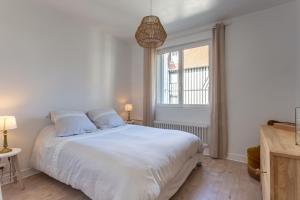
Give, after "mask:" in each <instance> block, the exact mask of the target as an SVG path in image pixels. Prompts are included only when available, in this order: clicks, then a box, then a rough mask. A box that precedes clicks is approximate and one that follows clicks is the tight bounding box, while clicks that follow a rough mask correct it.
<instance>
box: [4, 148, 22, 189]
mask: <svg viewBox="0 0 300 200" xmlns="http://www.w3.org/2000/svg"><path fill="white" fill-rule="evenodd" d="M21 151H22V149H20V148H12V151H11V152H8V153H3V154H0V160H1V159H4V158H7V159H8V161H9V165H10V167H9V168H10V171H9V175H10V178H13V180H14V183H19V185H20V187H21V189H24V185H23V181H22V175H21V171H20V166H19V160H18V154H19V153H21Z"/></svg>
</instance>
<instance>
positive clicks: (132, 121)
mask: <svg viewBox="0 0 300 200" xmlns="http://www.w3.org/2000/svg"><path fill="white" fill-rule="evenodd" d="M126 124H135V121H134V120H130V121H126Z"/></svg>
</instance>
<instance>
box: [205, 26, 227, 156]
mask: <svg viewBox="0 0 300 200" xmlns="http://www.w3.org/2000/svg"><path fill="white" fill-rule="evenodd" d="M212 52H213V54H212V82H211V83H212V87H211V97H212V98H211V125H210V144H209V153H210V156H211V157H213V158H226V157H227V148H228V147H227V145H228V144H227V143H228V133H227V101H226V81H225V25H224V24H222V23H220V24H216V26H215V27H214V28H213V41H212Z"/></svg>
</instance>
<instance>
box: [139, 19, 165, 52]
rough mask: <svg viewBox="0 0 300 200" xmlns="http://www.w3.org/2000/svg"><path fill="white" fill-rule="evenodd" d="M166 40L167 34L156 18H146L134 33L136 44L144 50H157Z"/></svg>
mask: <svg viewBox="0 0 300 200" xmlns="http://www.w3.org/2000/svg"><path fill="white" fill-rule="evenodd" d="M166 38H167V33H166V31H165V29H164V27H163V26H162V24H161V22H160V20H159V18H158V17H157V16H153V15H150V16H146V17H144V18H143V19H142V22H141V24H140V25H139V27H138V29H137V31H136V33H135V39H136V41H137V43H138V44H139V45H140V46H141V47H144V48H158V47H160V46H162V45H163V44H164V42H165V40H166Z"/></svg>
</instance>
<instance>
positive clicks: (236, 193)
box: [2, 158, 262, 200]
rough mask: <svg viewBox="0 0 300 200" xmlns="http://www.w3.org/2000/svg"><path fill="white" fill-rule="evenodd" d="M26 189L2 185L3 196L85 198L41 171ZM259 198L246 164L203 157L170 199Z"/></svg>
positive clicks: (257, 186) (8, 198)
mask: <svg viewBox="0 0 300 200" xmlns="http://www.w3.org/2000/svg"><path fill="white" fill-rule="evenodd" d="M24 183H25V187H26V189H25V190H24V191H22V190H20V189H19V188H18V186H17V185H14V184H10V185H6V186H3V188H2V190H3V196H4V200H88V199H89V198H88V197H86V196H85V195H84V194H83V193H82V192H80V191H78V190H74V189H72V188H71V187H69V186H67V185H65V184H63V183H60V182H58V181H56V180H54V179H52V178H50V177H48V176H46V175H44V174H37V175H34V176H31V177H29V178H26V179H25V180H24ZM229 199H230V200H240V199H243V200H261V199H262V197H261V188H260V183H259V182H257V181H256V180H254V179H252V178H250V177H249V175H248V174H247V166H246V165H245V164H241V163H238V162H233V161H228V160H214V159H211V158H205V159H204V161H203V166H202V167H200V168H196V169H195V170H194V171H193V172H192V174H191V175H190V177H189V178H188V179H187V181H186V182H185V184H184V185H183V186H182V187H181V189H180V190H179V191H178V192H177V193H176V194H175V195H174V197H173V198H172V200H229Z"/></svg>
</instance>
